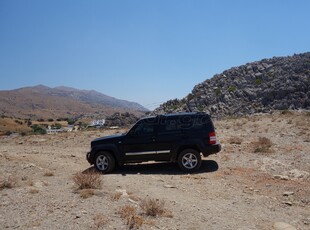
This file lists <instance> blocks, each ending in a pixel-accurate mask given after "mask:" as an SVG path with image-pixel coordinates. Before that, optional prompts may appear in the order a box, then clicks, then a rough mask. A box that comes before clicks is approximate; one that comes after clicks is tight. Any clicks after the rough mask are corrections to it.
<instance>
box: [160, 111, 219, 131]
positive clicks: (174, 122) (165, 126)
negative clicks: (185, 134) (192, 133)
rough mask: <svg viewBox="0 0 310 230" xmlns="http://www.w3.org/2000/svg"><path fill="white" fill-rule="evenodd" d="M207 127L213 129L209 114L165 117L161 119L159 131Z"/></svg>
mask: <svg viewBox="0 0 310 230" xmlns="http://www.w3.org/2000/svg"><path fill="white" fill-rule="evenodd" d="M208 127H210V128H211V129H212V130H213V129H214V128H213V124H212V122H211V120H210V118H209V116H206V115H203V116H199V115H196V116H193V115H188V116H177V117H166V118H163V119H162V120H161V125H160V132H173V131H181V130H207V129H209V128H208Z"/></svg>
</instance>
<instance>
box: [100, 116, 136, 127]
mask: <svg viewBox="0 0 310 230" xmlns="http://www.w3.org/2000/svg"><path fill="white" fill-rule="evenodd" d="M138 120H139V117H137V116H136V115H134V114H132V113H114V114H113V115H112V116H108V117H107V118H106V122H105V125H106V126H108V127H112V126H118V127H128V126H131V125H133V124H134V123H136V122H137V121H138Z"/></svg>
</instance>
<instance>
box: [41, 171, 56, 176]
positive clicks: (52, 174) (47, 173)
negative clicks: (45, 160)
mask: <svg viewBox="0 0 310 230" xmlns="http://www.w3.org/2000/svg"><path fill="white" fill-rule="evenodd" d="M44 176H47V177H50V176H55V173H54V172H52V171H46V172H45V173H44Z"/></svg>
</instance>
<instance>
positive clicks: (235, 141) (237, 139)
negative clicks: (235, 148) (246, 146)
mask: <svg viewBox="0 0 310 230" xmlns="http://www.w3.org/2000/svg"><path fill="white" fill-rule="evenodd" d="M228 143H229V144H235V145H241V143H242V139H241V138H240V137H231V138H229V140H228Z"/></svg>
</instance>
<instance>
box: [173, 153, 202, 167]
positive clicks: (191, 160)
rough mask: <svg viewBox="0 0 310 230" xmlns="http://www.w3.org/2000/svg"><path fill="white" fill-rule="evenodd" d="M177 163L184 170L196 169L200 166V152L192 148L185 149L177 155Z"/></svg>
mask: <svg viewBox="0 0 310 230" xmlns="http://www.w3.org/2000/svg"><path fill="white" fill-rule="evenodd" d="M178 165H179V167H180V169H181V170H182V171H184V172H194V171H197V170H198V169H199V168H200V166H201V156H200V153H199V152H197V151H196V150H194V149H185V150H183V151H182V152H181V153H180V154H179V156H178Z"/></svg>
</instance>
